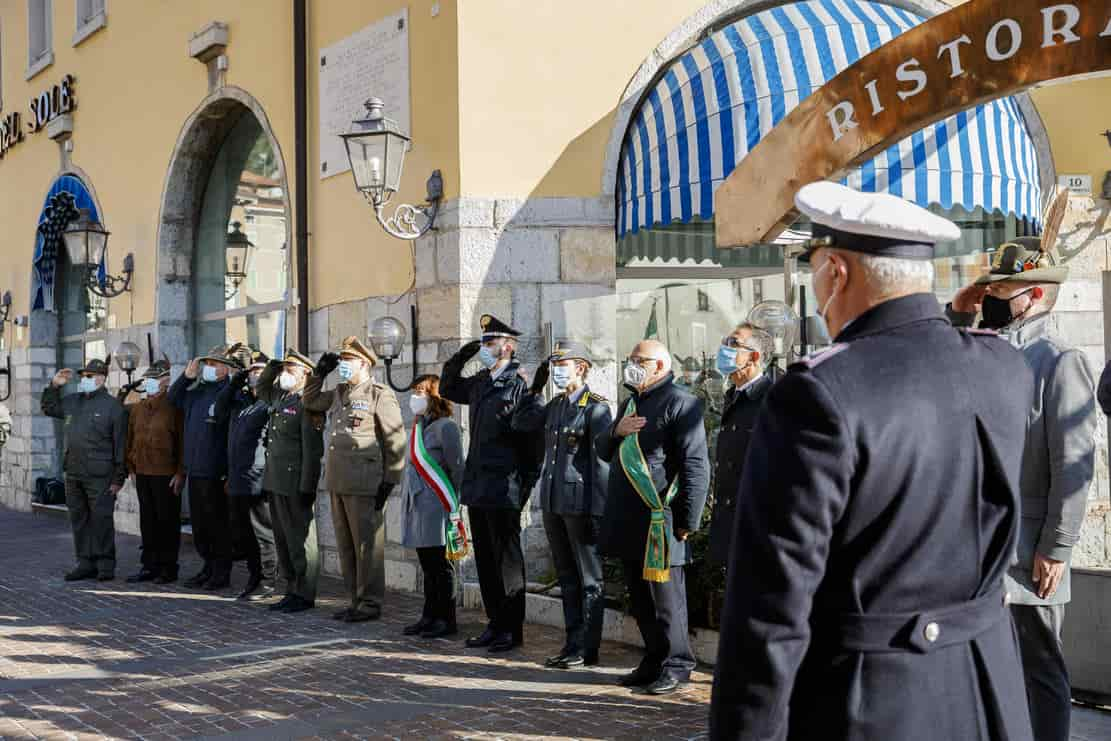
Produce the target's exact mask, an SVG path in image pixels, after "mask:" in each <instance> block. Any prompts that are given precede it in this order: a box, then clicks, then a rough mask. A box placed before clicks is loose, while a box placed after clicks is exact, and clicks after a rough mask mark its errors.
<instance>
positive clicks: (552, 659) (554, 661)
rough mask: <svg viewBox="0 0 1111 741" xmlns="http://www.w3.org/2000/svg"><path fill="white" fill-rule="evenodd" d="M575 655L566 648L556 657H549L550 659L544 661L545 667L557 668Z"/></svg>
mask: <svg viewBox="0 0 1111 741" xmlns="http://www.w3.org/2000/svg"><path fill="white" fill-rule="evenodd" d="M573 653H575V652H574V651H572V650H570V649H568V648H567V647H566V646H564V647H563V648H561V649H560V650H559V653H557V654H556V655H555V656H549V657H548V658H546V659H544V666H555V665H556V664H558V663H559V662H561V661H563V660H564V659H565V658H567V657H568V656H570V655H571V654H573Z"/></svg>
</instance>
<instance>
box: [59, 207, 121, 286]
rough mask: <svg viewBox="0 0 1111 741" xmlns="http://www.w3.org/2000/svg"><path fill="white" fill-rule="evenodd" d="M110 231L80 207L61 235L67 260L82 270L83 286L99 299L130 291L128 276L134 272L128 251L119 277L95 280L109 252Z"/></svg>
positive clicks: (110, 276) (105, 277) (109, 276)
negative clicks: (84, 276)
mask: <svg viewBox="0 0 1111 741" xmlns="http://www.w3.org/2000/svg"><path fill="white" fill-rule="evenodd" d="M109 234H111V232H109V231H108V230H107V229H105V228H104V226H103V225H102V224H101V223H100V222H99V221H95V220H93V218H92V216H91V215H90V214H89V209H87V208H83V209H81V211H80V214H79V215H78V217H77V218H76V219H75V220H73V221H71V222H70V223H69V225H67V226H66V230H65V232H64V233H63V234H62V237H63V239H64V240H65V244H66V254H67V255H68V256H69V261H70V262H71V263H72V264H73V265H75V266H77V267H81V268H84V269H85V275H86V279H85V284H86V286H87V287H88V289H89V290H90V291H92V292H93V293H94V294H96V295H97V296H100V297H102V298H116V297H117V296H120V295H122V294H123V293H124V292H125V291H129V290H131V276H132V274H133V273H134V272H135V258H134V257H133V256H132V254H131V253H130V252H129V253H127V255H126V256H124V258H123V275H122V276H117V275H105V276H104V281H103V283H102V282H101V281H100V280H98V278H97V269H98V268H99V266H100V265H101V264H102V263H103V262H104V261H105V259H106V258H107V255H108V235H109Z"/></svg>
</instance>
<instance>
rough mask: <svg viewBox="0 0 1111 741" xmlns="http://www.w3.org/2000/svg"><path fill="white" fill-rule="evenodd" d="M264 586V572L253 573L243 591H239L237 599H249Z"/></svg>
mask: <svg viewBox="0 0 1111 741" xmlns="http://www.w3.org/2000/svg"><path fill="white" fill-rule="evenodd" d="M261 586H262V574H251V575H250V577H248V578H247V584H246V586H244V587H243V591H242V592H240V593H239V596H238V597H236V599H247V598H248V597H250V596H251V595H252V594H254V593H255V592H256V591H258V588H259V587H261Z"/></svg>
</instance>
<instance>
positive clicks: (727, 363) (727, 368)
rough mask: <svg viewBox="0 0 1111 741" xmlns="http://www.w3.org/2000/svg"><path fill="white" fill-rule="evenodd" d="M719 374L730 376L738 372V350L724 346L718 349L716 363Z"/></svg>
mask: <svg viewBox="0 0 1111 741" xmlns="http://www.w3.org/2000/svg"><path fill="white" fill-rule="evenodd" d="M715 364H716V365H717V369H718V373H721V375H723V376H728V375H730V374H732V373H733V372H734V371H735V370H737V348H735V347H726V346H725V345H722V346H721V347H719V348H718V356H717V360H716V361H715Z"/></svg>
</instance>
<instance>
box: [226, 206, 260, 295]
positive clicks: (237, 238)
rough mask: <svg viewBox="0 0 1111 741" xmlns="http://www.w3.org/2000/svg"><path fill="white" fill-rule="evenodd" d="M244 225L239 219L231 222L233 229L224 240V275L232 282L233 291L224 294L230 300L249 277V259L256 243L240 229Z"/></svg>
mask: <svg viewBox="0 0 1111 741" xmlns="http://www.w3.org/2000/svg"><path fill="white" fill-rule="evenodd" d="M241 226H243V225H242V224H241V223H239V222H238V221H233V222H232V223H231V231H230V232H228V236H227V239H226V240H225V241H224V263H225V264H224V277H225V278H226V279H227V280H228V281H230V282H231V293H228V294H226V295H225V296H224V300H226V301H230V300H231V299H232V297H233V296H235V294H237V293H238V292H239V284H241V283H242V282H243V281H244V280H246V278H247V260H248V258H249V257H250V252H251V248H252V247H254V246H255V245H254V243H252V242H251V240H249V239H248V238H247V235H246V234H244V233H243V232H241V231H240V230H239V228H240V227H241Z"/></svg>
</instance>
